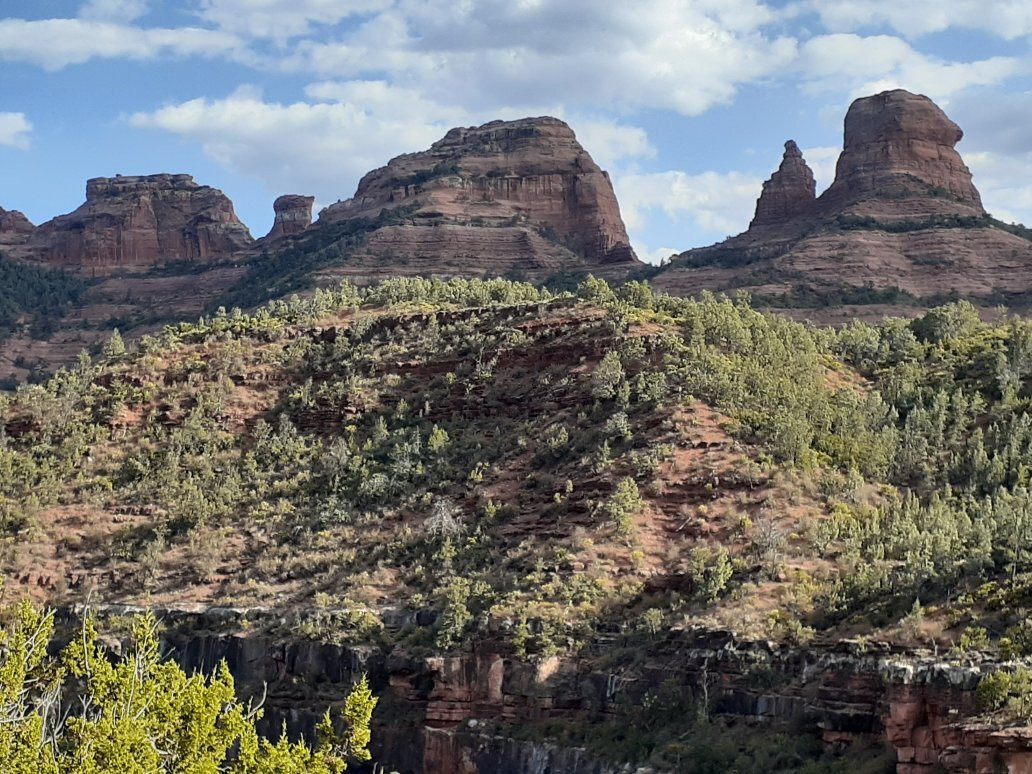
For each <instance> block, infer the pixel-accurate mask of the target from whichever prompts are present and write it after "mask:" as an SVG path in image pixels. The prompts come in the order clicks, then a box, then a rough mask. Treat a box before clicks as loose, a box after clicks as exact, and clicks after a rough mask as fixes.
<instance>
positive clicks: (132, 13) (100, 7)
mask: <svg viewBox="0 0 1032 774" xmlns="http://www.w3.org/2000/svg"><path fill="white" fill-rule="evenodd" d="M148 10H149V8H148V0H87V2H85V3H83V5H82V7H81V8H79V18H80V19H89V20H91V21H114V22H125V23H129V22H131V21H135V20H136V19H139V18H140V17H141V16H144V15H146V13H147V11H148Z"/></svg>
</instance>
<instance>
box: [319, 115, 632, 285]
mask: <svg viewBox="0 0 1032 774" xmlns="http://www.w3.org/2000/svg"><path fill="white" fill-rule="evenodd" d="M401 208H404V212H405V213H406V216H405V219H404V222H403V223H401V224H397V225H394V226H392V227H391V228H389V229H383V230H381V231H377V232H374V233H373V234H372V235H370V237H369V239H368V241H367V246H366V248H365V250H363V251H362V253H361V255H360V256H359V261H358V263H359V264H361V263H363V261H362V260H361V259H362V258H364V259H366V260H365V261H364V263H365V264H366V266H367V268H375V269H380V268H383V267H385V266H386V268H388V269H390V268H392V265H393V267H404V266H410V265H412V266H418V267H419V269H420V271H424V272H425V271H427V270H429V271H431V272H439V273H445V274H447V273H460V274H477V275H483V274H484V273H485V272H487V273H490V274H504V273H506V272H507V271H512V270H514V269H515V270H529V271H530V272H531V274H532V275H533V274H537V273H540V272H541V271H545V272H548V271H554V270H559V269H571V270H576V269H590V268H592V267H623V268H630V267H634V266H637V265H639V263H638V260H637V257H636V256H635V254H634V251H633V249H632V248H631V246H630V241H629V239H628V237H627V231H626V229H625V228H624V224H623V220H622V219H621V217H620V208H619V205H618V204H617V201H616V196H615V194H614V193H613V187H612V184H611V183H610V181H609V176H608V175H607V174H606V173H605V172H603V171H602V170H601V169H599V167H598V165H597V164H595V162H594V161H593V160H592V159H591V156H590V155H588V153H587V151H585V150H584V148H583V147H581V145H580V143H579V142H577V138H576V136H575V135H574V133H573V130H572V129H570V127H569V126H567V125H566V124H565V123H564V122H562V121H560V120H558V119H555V118H526V119H521V120H518V121H492V122H490V123H487V124H484V125H483V126H479V127H469V128H457V129H452V130H451V131H449V132H448V133H447V134H446V135H445V136H444V138H442V139H441V140H439V141H438V142H436V143H434V144H433V145H432V146H431V147H430V149H429V150H426V151H422V152H419V153H409V154H405V155H402V156H398V157H397V158H395V159H392V160H391V161H390V162H389V163H388V164H387V166H385V167H381V168H379V169H376V170H373V171H372V172H370V173H368V174H367V175H365V177H363V178H362V180H361V181H360V182H359V184H358V189H357V191H356V192H355V195H354V197H352V198H351V199H348V200H347V201H342V202H338V203H336V204H333V205H331V206H329V207H327V208H326V209H325V210H323V211H322V212H321V213H320V215H319V221H318V222H317V223H316V224H315V225H314V226H313V229H318V228H320V226H325V225H326V224H329V223H334V222H339V221H342V220H348V219H353V218H360V217H375V216H376V215H377V214H379V213H381V212H382V211H384V210H395V209H401ZM385 261H389V262H390V263H388V264H385ZM456 270H458V271H456ZM400 271H401V272H402V273H404V272H405V271H406V270H405V269H404V268H402V269H400Z"/></svg>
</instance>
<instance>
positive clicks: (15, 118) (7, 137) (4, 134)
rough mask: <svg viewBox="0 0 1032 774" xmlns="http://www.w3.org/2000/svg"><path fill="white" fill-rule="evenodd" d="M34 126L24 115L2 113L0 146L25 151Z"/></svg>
mask: <svg viewBox="0 0 1032 774" xmlns="http://www.w3.org/2000/svg"><path fill="white" fill-rule="evenodd" d="M31 131H32V124H31V123H30V122H29V120H28V119H27V118H26V117H25V114H24V113H0V145H7V146H10V147H12V148H19V149H21V150H25V149H26V148H28V147H29V133H30V132H31Z"/></svg>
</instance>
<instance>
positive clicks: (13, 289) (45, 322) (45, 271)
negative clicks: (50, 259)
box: [0, 254, 86, 339]
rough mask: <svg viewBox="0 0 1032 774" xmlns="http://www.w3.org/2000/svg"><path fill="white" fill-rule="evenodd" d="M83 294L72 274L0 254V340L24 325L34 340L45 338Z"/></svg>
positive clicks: (82, 284) (80, 281) (84, 287)
mask: <svg viewBox="0 0 1032 774" xmlns="http://www.w3.org/2000/svg"><path fill="white" fill-rule="evenodd" d="M85 291H86V283H85V282H84V281H83V280H81V279H79V278H78V277H76V276H75V275H73V274H69V273H68V272H66V271H62V270H61V269H50V268H44V267H41V266H36V265H34V264H30V263H23V262H20V261H13V260H11V259H9V258H5V257H4V256H3V254H0V339H3V338H6V337H8V336H10V335H11V334H12V333H14V332H15V331H17V330H20V329H21V327H22V326H23V325H26V324H27V325H28V330H29V333H30V334H31V335H32V336H33V337H34V338H40V339H45V338H47V337H49V336H50V335H51V334H53V332H54V330H55V329H56V326H57V324H58V322H59V321H60V319H61V316H62V315H63V314H64V313H65V312H66V311H67V310H68V308H69V307H71V306H72V305H74V304H76V303H78V302H79V300H80V298H82V294H83V293H84V292H85Z"/></svg>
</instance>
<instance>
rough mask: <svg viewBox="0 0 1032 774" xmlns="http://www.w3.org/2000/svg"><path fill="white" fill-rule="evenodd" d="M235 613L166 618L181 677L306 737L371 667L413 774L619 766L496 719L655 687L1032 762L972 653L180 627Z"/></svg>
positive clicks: (934, 751) (712, 702) (580, 707)
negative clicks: (201, 679)
mask: <svg viewBox="0 0 1032 774" xmlns="http://www.w3.org/2000/svg"><path fill="white" fill-rule="evenodd" d="M114 612H117V611H114ZM216 614H217V615H216ZM242 614H243V611H234V610H231V609H221V610H213V611H211V612H209V613H208V614H206V615H205V616H204V617H203V618H204V620H203V621H200V622H199V621H198V617H197V616H196V615H191V614H187V615H184V614H181V613H173V614H172V618H171V619H170V620H171V621H172V622H173V623H174V624H175V626H174V627H173V629H172V631H175V632H177V633H175V634H170V635H169V642H168V645H169V646H171V647H172V648H174V652H175V653H176V654H177V655H176V658H177V660H178V661H179V662H180V664H181V665H182V666H184V667H185V668H186V669H187V670H188V671H192V670H195V669H199V670H202V671H208V670H211V669H213V668H214V667H215V665H216V664H217V663H218V662H219V661H220V660H221V659H226V661H227V663H228V665H229V667H230V670H231V671H232V673H233V675H234V677H235V678H236V681H237V685H238V688H239V689H240V690H241V692H242V693H243V694H244V695H252V694H256V695H260V694H261V693H262V692H263V691H265V690H266V688H267V699H266V703H265V710H266V716H265V719H264V720H263V723H264V724H265V728H266V730H267V731H268V732H272V733H275V732H278V729H279V727H280V726H281V724H283V723H284V722H285V723H286V724H287V727H288V730H289V732H290V733H291V734H292V735H296V734H299V733H304V734H311V733H312V730H313V728H314V724H315V722H316V721H317V720H318V719H319V717H320V716H321V713H322V711H323V710H324V708H325V707H326V705H327V704H334V703H339V702H340V701H341V700H342V698H343V696H344V695H345V694H346V692H347V690H348V688H349V686H350V685H351V683H352V681H353V680H354V679H355V678H356V676H357V675H359V674H361V673H367V674H368V675H369V678H370V681H371V684H372V686H373V688H374V691H375V692H376V693H377V694H378V695H379V696H380V697H381V709H379V710H377V718H379V723H381V724H383V727H382V728H380V729H379V730H377V731H376V732H374V737H373V739H374V743H373V744H374V748H375V750H374V752H375V755H376V758H377V759H378V760H379V761H380V762H381V763H383V764H385V765H386V766H387V767H388V768H391V767H393V768H396V769H397V770H399V771H402V772H405V773H406V774H443V772H449V774H452V773H453V772H462V774H488V772H492V773H497V772H513V774H516V773H517V772H529V771H533V772H544V771H548V770H552V771H564V772H573V773H575V774H609V773H610V772H617V771H624V770H626V769H625V768H624V767H622V766H621V765H615V764H607V763H605V762H604V761H601V760H599V759H597V758H596V757H594V756H593V755H592V752H591V750H590V749H584V748H563V747H560V746H556V745H554V744H550V743H548V742H546V741H544V740H540V741H516V740H513V739H510V738H507V737H506V736H505V732H504V729H505V724H517V725H525V724H532V723H534V722H535V721H541V720H544V721H547V720H550V719H551V720H564V721H568V722H597V721H598V720H599V719H605V718H607V717H614V713H618V712H619V708H620V707H626V706H627V705H628V702H629V703H630V705H631V706H634V705H635V704H640V702H641V701H642V700H643V699H644V697H645V696H646V695H648V694H652V695H655V694H656V693H657V691H659V690H660V686H664V685H665V686H666V687H667V689H669V687H670V686H671V685H676V686H677V687H678V688H679V690H680V691H682V692H683V693H685V694H686V695H690V696H692V697H694V698H695V699H696V700H697V701H706V702H707V704H708V706H709V707H710V711H711V713H712V714H714V715H717V716H721V717H725V718H739V719H742V720H745V721H746V722H748V723H749V724H751V725H756V726H760V727H762V726H770V725H773V726H774V727H777V726H778V724H781V723H794V724H797V725H796V728H797V729H798V730H797V731H796V733H815V734H818V735H819V736H820V737H821V738H822V739H823V741H824V743H825V745H826V746H827V747H828V748H829V749H838V748H842V747H844V746H846V745H848V744H850V743H853V742H858V741H860V742H863V741H868V742H875V743H876V742H878V741H879V740H880V741H881V742H882V743H884V744H886V745H887V746H889V748H890V749H892V750H894V753H895V757H896V760H897V766H896V771H897V773H898V774H933V772H946V774H984V773H985V772H990V771H1026V770H1028V767H1029V766H1030V765H1032V732H1030V731H1029V730H1028V729H1025V728H1001V727H999V726H991V725H988V724H986V723H984V722H979V721H978V720H977V719H976V717H975V716H976V713H977V706H976V705H977V702H976V699H975V688H976V687H977V685H978V683H979V681H980V680H981V677H982V675H983V674H985V673H986V672H987V671H989V670H991V669H993V668H995V667H996V665H995V664H991V663H982V662H980V661H978V660H977V659H975V660H973V661H969V662H968V663H967V664H966V665H961V664H952V665H951V664H947V663H944V662H941V661H939V660H938V659H936V658H933V657H932V654H930V653H926V654H915V655H907V654H903V653H898V652H893V651H892V650H890V649H889V648H888V647H886V646H879V645H878V644H877V643H872V644H871V645H870V646H869V648H870V649H869V651H867V652H865V653H858V652H857V651H856V649H855V647H853V646H852V645H851V644H850V643H840V644H839V645H835V646H830V647H825V648H793V647H788V646H782V647H778V646H774V645H772V644H770V643H762V642H751V641H743V640H738V639H737V638H736V637H735V636H734V635H733V634H732V633H730V632H726V631H712V630H701V629H700V630H693V631H688V632H682V633H678V634H672V635H671V636H670V637H668V638H667V640H666V641H665V642H660V643H656V644H654V646H653V647H652V648H650V652H649V653H648V655H647V657H646V658H644V660H643V662H642V664H641V665H640V666H638V667H635V668H634V669H630V670H628V669H626V668H624V669H620V670H618V671H616V672H614V671H611V670H607V669H606V668H604V667H600V666H597V665H594V664H593V662H592V661H591V659H590V658H589V659H585V658H580V659H569V660H562V659H558V658H549V659H545V660H543V661H541V662H539V663H531V662H528V661H521V660H519V659H514V658H513V657H512V656H511V654H508V653H507V651H506V650H505V649H504V648H501V647H494V646H491V645H489V644H484V645H482V646H480V647H478V648H476V649H474V650H472V651H466V652H462V653H455V654H450V655H447V656H420V657H413V656H410V655H408V654H406V653H405V652H404V651H401V650H395V651H393V652H389V653H387V652H384V651H381V650H377V649H375V648H369V647H364V646H358V647H348V646H338V645H328V644H319V643H314V642H308V641H301V640H296V639H294V640H284V639H281V638H276V637H270V636H267V635H255V634H250V635H243V634H217V633H208V634H189V633H188V632H189V631H190V630H191V629H193V628H195V627H197V625H198V623H200V624H201V625H200V627H199V628H200V629H202V630H205V631H208V632H213V631H218V630H219V629H225V628H226V626H227V624H228V625H231V624H232V623H233V621H234V620H236V619H239V618H240V617H241V615H242ZM395 623H396V624H397V625H403V624H405V625H410V626H411V625H417V624H416V620H415V619H413V620H411V621H406V622H403V621H401V620H399V621H396V622H395ZM424 623H425V622H424ZM263 686H266V688H263ZM498 724H501V725H498ZM523 737H524V738H526V734H523ZM647 770H648V769H647Z"/></svg>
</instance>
